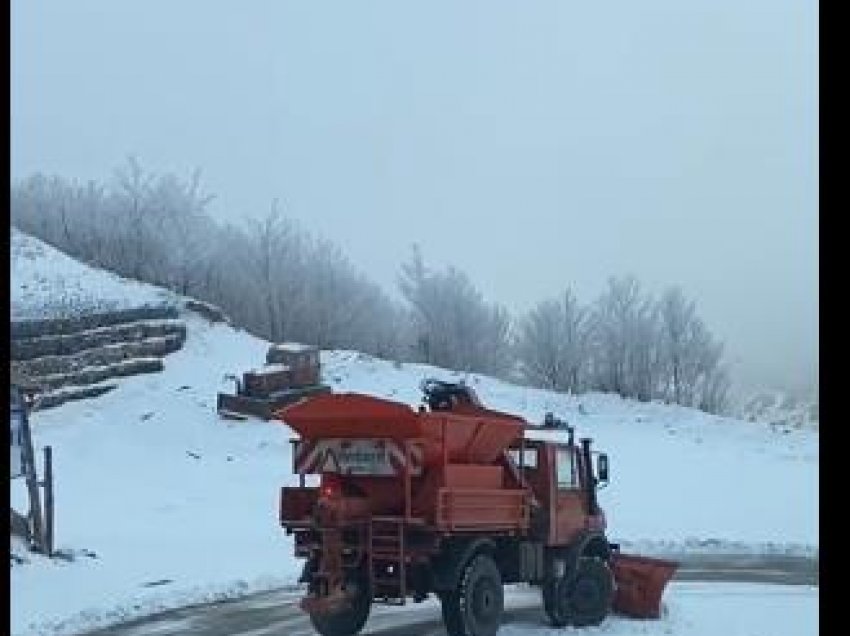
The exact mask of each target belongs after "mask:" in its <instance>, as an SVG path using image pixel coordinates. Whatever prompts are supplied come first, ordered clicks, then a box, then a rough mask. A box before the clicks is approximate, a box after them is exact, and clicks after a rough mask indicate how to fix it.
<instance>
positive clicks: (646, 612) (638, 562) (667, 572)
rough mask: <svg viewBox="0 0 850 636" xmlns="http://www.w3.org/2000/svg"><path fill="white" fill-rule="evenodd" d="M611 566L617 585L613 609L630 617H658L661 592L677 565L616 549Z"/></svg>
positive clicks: (672, 562)
mask: <svg viewBox="0 0 850 636" xmlns="http://www.w3.org/2000/svg"><path fill="white" fill-rule="evenodd" d="M611 566H612V569H613V572H614V581H615V582H616V585H617V591H616V594H615V596H614V611H615V612H617V613H618V614H623V615H625V616H630V617H632V618H658V617H659V616H661V595H662V594H663V593H664V588H665V587H666V586H667V583H668V581H670V579H671V578H672V576H673V574H674V573H675V572H676V569H677V568H678V567H679V564H678V563H676V562H675V561H668V560H666V559H658V558H653V557H646V556H637V555H633V554H622V553H619V552H615V553H614V554H612V555H611Z"/></svg>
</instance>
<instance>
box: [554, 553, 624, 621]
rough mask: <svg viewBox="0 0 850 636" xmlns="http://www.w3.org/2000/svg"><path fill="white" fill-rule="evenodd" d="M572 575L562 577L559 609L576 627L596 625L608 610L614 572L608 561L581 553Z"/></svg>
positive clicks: (611, 599) (565, 618)
mask: <svg viewBox="0 0 850 636" xmlns="http://www.w3.org/2000/svg"><path fill="white" fill-rule="evenodd" d="M577 568H578V570H577V571H576V573H575V576H573V577H570V578H567V579H563V580H562V581H561V582H560V584H559V586H558V587H559V590H558V610H559V611H558V613H559V614H560V615H562V616H563V618H564V620H565V621H568V622H569V623H570V624H571V625H574V626H575V627H586V626H588V625H598V624H599V623H601V622H602V621H603V620H605V617H606V616H608V613H609V612H610V611H611V604H612V603H613V601H614V576H613V575H612V574H611V570H610V569H609V567H608V564H607V563H605V561H603V560H601V559H597V558H595V557H581V558H580V559H579V561H578V565H577Z"/></svg>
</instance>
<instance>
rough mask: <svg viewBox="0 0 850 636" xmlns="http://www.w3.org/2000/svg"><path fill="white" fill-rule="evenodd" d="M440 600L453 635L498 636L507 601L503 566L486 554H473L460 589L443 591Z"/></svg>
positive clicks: (447, 627)
mask: <svg viewBox="0 0 850 636" xmlns="http://www.w3.org/2000/svg"><path fill="white" fill-rule="evenodd" d="M440 600H441V602H442V609H443V622H444V623H445V625H446V632H447V633H448V635H449V636H496V632H497V631H499V625H500V624H501V622H502V611H503V609H504V603H505V597H504V590H503V589H502V575H501V574H500V573H499V568H498V567H496V563H495V562H494V561H493V559H492V558H491V557H489V556H488V555H486V554H479V555H478V556H475V557H473V558H472V560H471V561H470V562H469V563H468V564H467V566H466V567H465V568H464V570H463V575H462V576H461V578H460V583H459V584H458V589H457V590H455V591H452V592H444V593H442V594H441V595H440Z"/></svg>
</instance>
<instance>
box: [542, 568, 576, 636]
mask: <svg viewBox="0 0 850 636" xmlns="http://www.w3.org/2000/svg"><path fill="white" fill-rule="evenodd" d="M559 584H560V580H553V581H547V582H546V583H544V584H543V588H542V592H543V611H544V612H546V616H547V617H549V622H550V623H551V624H552V627H565V626H566V625H567V624H568V623H569V621H567V618H566V616H564V614H563V612H561V605H562V604H561V603H559V602H558V591H559Z"/></svg>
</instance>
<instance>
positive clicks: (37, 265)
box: [10, 227, 174, 320]
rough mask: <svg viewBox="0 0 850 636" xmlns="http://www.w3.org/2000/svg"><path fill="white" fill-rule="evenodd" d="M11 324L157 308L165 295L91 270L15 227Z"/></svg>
mask: <svg viewBox="0 0 850 636" xmlns="http://www.w3.org/2000/svg"><path fill="white" fill-rule="evenodd" d="M10 252H11V254H10V256H11V260H10V265H11V267H10V269H11V272H10V274H11V285H10V288H11V289H10V291H11V303H10V304H11V309H12V316H11V317H12V320H30V319H34V318H69V317H73V316H77V315H79V314H81V313H95V312H105V311H115V310H117V309H128V308H131V307H138V306H142V305H159V304H163V303H166V302H168V301H169V300H171V301H173V299H174V295H173V294H172V293H170V292H168V291H166V290H163V289H160V288H158V287H154V286H152V285H146V284H144V283H139V282H136V281H131V280H127V279H125V278H121V277H120V276H117V275H115V274H112V273H109V272H105V271H103V270H98V269H93V268H91V267H88V266H87V265H85V264H83V263H80V262H79V261H77V260H74V259H73V258H71V257H70V256H68V255H67V254H64V253H62V252H60V251H59V250H57V249H55V248H53V247H51V246H50V245H48V244H46V243H44V242H43V241H40V240H38V239H36V238H35V237H32V236H30V235H29V234H25V233H24V232H21V231H19V230H17V229H15V228H14V227H13V228H12V229H11V241H10Z"/></svg>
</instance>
